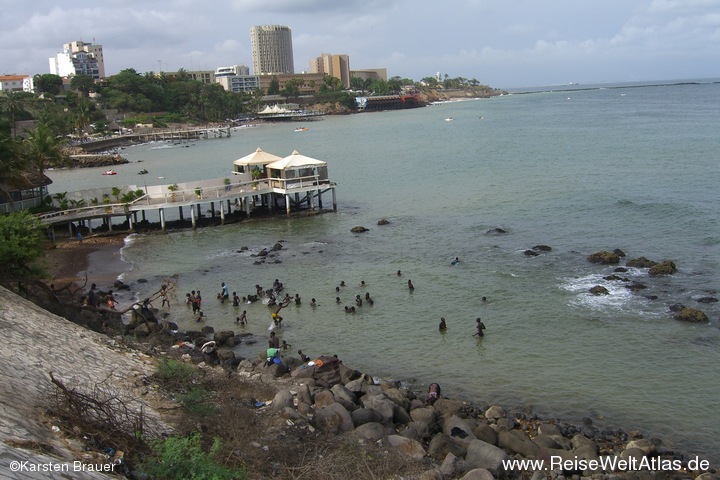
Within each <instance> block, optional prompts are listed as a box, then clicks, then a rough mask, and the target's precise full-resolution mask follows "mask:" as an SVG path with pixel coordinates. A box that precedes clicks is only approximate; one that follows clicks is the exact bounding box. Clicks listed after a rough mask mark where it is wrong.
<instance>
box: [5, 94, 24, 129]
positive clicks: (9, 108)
mask: <svg viewBox="0 0 720 480" xmlns="http://www.w3.org/2000/svg"><path fill="white" fill-rule="evenodd" d="M0 111H1V112H4V113H7V114H8V115H9V116H10V128H11V129H12V138H13V139H14V138H15V137H16V135H17V128H16V127H15V117H16V116H17V115H18V114H19V113H21V112H24V111H25V102H24V100H23V98H22V96H21V95H20V94H19V93H17V92H11V91H9V92H7V93H5V95H3V96H2V97H0Z"/></svg>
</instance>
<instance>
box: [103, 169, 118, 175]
mask: <svg viewBox="0 0 720 480" xmlns="http://www.w3.org/2000/svg"><path fill="white" fill-rule="evenodd" d="M103 175H117V172H116V171H115V170H105V171H104V172H103Z"/></svg>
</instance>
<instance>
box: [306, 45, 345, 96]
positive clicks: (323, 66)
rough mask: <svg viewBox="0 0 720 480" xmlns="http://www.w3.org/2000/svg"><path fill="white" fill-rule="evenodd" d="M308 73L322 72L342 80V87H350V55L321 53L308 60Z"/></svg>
mask: <svg viewBox="0 0 720 480" xmlns="http://www.w3.org/2000/svg"><path fill="white" fill-rule="evenodd" d="M310 73H324V74H327V75H330V76H331V77H335V78H337V79H339V80H340V81H341V82H342V86H343V88H350V57H348V56H347V55H331V54H329V53H323V54H321V55H320V56H319V57H317V58H314V59H313V60H311V61H310Z"/></svg>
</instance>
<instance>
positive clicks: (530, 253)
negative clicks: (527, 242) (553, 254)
mask: <svg viewBox="0 0 720 480" xmlns="http://www.w3.org/2000/svg"><path fill="white" fill-rule="evenodd" d="M523 254H524V255H525V256H526V257H537V256H538V255H540V254H539V253H538V252H536V251H535V250H525V251H523Z"/></svg>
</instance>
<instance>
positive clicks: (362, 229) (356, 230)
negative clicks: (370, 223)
mask: <svg viewBox="0 0 720 480" xmlns="http://www.w3.org/2000/svg"><path fill="white" fill-rule="evenodd" d="M350 231H351V232H352V233H363V232H367V231H368V229H367V228H365V227H362V226H359V225H358V226H356V227H352V228H351V229H350Z"/></svg>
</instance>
